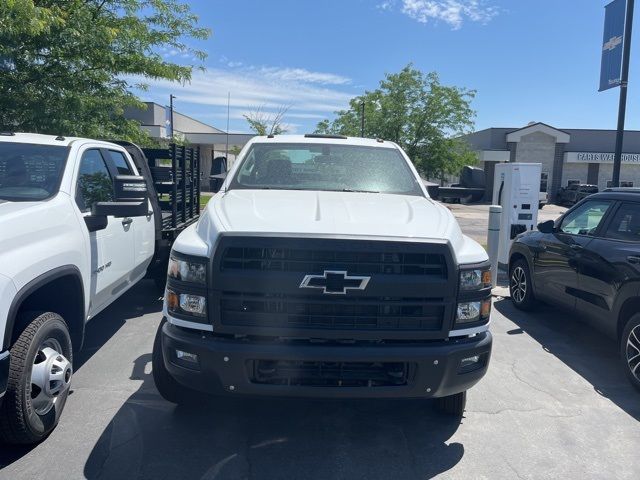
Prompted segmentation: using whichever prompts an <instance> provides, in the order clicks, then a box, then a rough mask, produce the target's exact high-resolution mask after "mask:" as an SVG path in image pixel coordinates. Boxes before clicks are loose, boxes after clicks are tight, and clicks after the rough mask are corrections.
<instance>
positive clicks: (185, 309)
mask: <svg viewBox="0 0 640 480" xmlns="http://www.w3.org/2000/svg"><path fill="white" fill-rule="evenodd" d="M165 298H166V300H167V310H168V311H169V313H178V314H182V315H193V316H195V317H206V316H207V299H206V298H205V297H203V296H202V295H193V294H191V293H177V292H174V291H173V289H172V287H167V290H166V292H165Z"/></svg>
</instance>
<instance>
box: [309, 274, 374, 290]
mask: <svg viewBox="0 0 640 480" xmlns="http://www.w3.org/2000/svg"><path fill="white" fill-rule="evenodd" d="M369 280H371V277H357V276H350V275H348V274H347V272H343V271H335V270H325V271H324V273H323V274H322V275H305V277H304V278H303V279H302V283H300V288H320V289H322V293H328V294H332V295H344V294H346V293H347V290H364V289H365V288H367V284H368V283H369Z"/></svg>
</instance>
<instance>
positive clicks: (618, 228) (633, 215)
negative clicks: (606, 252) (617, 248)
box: [605, 202, 640, 242]
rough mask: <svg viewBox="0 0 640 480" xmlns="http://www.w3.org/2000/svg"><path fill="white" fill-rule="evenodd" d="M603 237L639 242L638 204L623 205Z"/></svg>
mask: <svg viewBox="0 0 640 480" xmlns="http://www.w3.org/2000/svg"><path fill="white" fill-rule="evenodd" d="M605 237H607V238H612V239H614V240H626V241H629V242H640V203H630V202H629V203H623V204H622V205H621V206H620V208H619V209H618V211H617V212H616V214H615V215H614V216H613V219H612V220H611V223H610V224H609V227H608V228H607V233H605Z"/></svg>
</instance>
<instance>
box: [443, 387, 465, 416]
mask: <svg viewBox="0 0 640 480" xmlns="http://www.w3.org/2000/svg"><path fill="white" fill-rule="evenodd" d="M437 401H438V404H437V408H438V410H439V411H440V412H442V413H444V414H446V415H451V416H453V417H458V418H459V417H462V415H463V414H464V408H465V407H466V405H467V392H466V391H465V392H461V393H456V394H455V395H449V396H448V397H442V398H438V400H437Z"/></svg>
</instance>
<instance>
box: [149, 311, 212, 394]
mask: <svg viewBox="0 0 640 480" xmlns="http://www.w3.org/2000/svg"><path fill="white" fill-rule="evenodd" d="M166 322H167V321H166V320H163V321H162V322H160V326H159V327H158V331H157V332H156V338H155V340H154V341H153V355H152V358H151V369H152V372H151V373H153V381H154V382H155V384H156V388H157V389H158V393H160V395H161V396H162V398H164V399H165V400H167V401H169V402H171V403H176V404H178V405H181V404H189V403H193V402H196V401H197V399H198V398H199V396H200V395H201V394H200V393H198V392H196V391H194V390H192V389H190V388H187V387H184V386H182V385H180V384H179V383H178V382H176V381H175V379H174V378H173V377H172V376H171V374H170V373H169V372H168V370H167V367H166V366H165V365H164V354H163V353H162V327H163V325H164V324H165V323H166Z"/></svg>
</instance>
